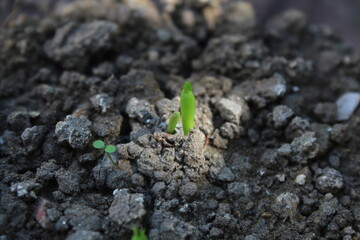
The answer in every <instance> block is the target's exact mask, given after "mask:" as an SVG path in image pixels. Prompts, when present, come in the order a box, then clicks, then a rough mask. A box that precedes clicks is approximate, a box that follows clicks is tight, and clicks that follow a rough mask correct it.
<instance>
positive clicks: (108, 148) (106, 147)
mask: <svg viewBox="0 0 360 240" xmlns="http://www.w3.org/2000/svg"><path fill="white" fill-rule="evenodd" d="M92 145H93V147H94V148H96V149H103V150H104V152H105V153H106V155H107V156H108V158H109V159H110V161H111V163H112V164H113V165H114V166H116V163H115V161H114V160H113V159H112V157H111V155H110V153H113V152H115V151H116V147H115V146H114V145H110V144H109V145H105V143H104V141H101V140H95V141H94V142H93V144H92Z"/></svg>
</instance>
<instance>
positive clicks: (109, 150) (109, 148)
mask: <svg viewBox="0 0 360 240" xmlns="http://www.w3.org/2000/svg"><path fill="white" fill-rule="evenodd" d="M115 151H116V147H115V146H114V145H107V146H106V147H105V152H107V153H113V152H115Z"/></svg>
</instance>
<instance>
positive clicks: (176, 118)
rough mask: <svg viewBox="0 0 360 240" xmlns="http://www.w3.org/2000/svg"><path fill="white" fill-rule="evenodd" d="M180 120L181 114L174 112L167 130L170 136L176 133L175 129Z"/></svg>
mask: <svg viewBox="0 0 360 240" xmlns="http://www.w3.org/2000/svg"><path fill="white" fill-rule="evenodd" d="M179 120H180V113H179V112H174V113H173V114H172V115H171V117H170V120H169V124H168V128H167V132H168V133H170V134H173V133H174V132H175V128H176V125H177V123H178V122H179Z"/></svg>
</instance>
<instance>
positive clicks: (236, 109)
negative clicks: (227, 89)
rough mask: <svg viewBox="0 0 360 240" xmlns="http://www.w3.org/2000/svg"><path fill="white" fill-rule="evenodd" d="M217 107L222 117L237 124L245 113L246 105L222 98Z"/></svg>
mask: <svg viewBox="0 0 360 240" xmlns="http://www.w3.org/2000/svg"><path fill="white" fill-rule="evenodd" d="M215 107H216V108H217V110H219V112H220V115H221V117H222V118H223V119H224V120H225V121H227V122H232V123H235V124H237V125H239V124H240V119H241V116H242V115H243V113H244V107H243V106H241V105H240V104H238V103H236V102H233V101H231V100H229V99H226V98H221V99H220V100H219V101H218V102H217V103H216V104H215Z"/></svg>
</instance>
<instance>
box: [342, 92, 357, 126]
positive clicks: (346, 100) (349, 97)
mask: <svg viewBox="0 0 360 240" xmlns="http://www.w3.org/2000/svg"><path fill="white" fill-rule="evenodd" d="M359 103H360V93H359V92H347V93H344V94H343V95H341V96H340V97H339V98H338V99H337V100H336V106H337V120H338V121H345V120H348V119H349V118H350V117H351V115H352V114H353V112H354V111H355V109H356V108H357V106H358V105H359Z"/></svg>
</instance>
